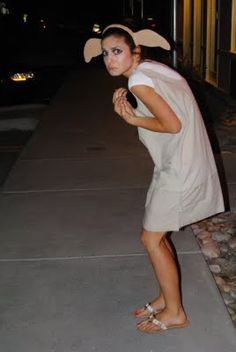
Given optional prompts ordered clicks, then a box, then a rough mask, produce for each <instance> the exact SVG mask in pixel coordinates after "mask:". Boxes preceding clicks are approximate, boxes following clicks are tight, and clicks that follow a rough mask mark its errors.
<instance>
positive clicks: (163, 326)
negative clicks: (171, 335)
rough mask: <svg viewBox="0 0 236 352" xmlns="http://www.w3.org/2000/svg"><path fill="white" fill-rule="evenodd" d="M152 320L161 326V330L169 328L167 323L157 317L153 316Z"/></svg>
mask: <svg viewBox="0 0 236 352" xmlns="http://www.w3.org/2000/svg"><path fill="white" fill-rule="evenodd" d="M151 322H152V323H153V324H155V325H158V326H160V328H161V330H167V326H166V324H164V323H162V321H160V320H158V319H156V318H152V319H151Z"/></svg>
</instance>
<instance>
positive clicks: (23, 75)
mask: <svg viewBox="0 0 236 352" xmlns="http://www.w3.org/2000/svg"><path fill="white" fill-rule="evenodd" d="M33 78H34V73H33V72H17V73H14V74H13V75H12V76H11V77H10V79H11V80H12V81H14V82H25V81H28V80H31V79H33Z"/></svg>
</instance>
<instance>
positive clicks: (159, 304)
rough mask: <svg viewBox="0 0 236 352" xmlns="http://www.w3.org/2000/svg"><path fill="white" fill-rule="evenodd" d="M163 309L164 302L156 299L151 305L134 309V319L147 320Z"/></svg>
mask: <svg viewBox="0 0 236 352" xmlns="http://www.w3.org/2000/svg"><path fill="white" fill-rule="evenodd" d="M164 308H165V303H164V300H163V299H161V298H157V299H156V300H154V301H153V302H152V303H147V304H145V306H144V307H142V308H138V309H136V310H135V312H134V315H135V317H136V318H147V317H149V316H150V315H152V314H156V313H158V312H160V311H161V310H162V309H164Z"/></svg>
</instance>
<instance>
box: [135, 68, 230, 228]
mask: <svg viewBox="0 0 236 352" xmlns="http://www.w3.org/2000/svg"><path fill="white" fill-rule="evenodd" d="M135 85H147V86H151V87H153V88H154V89H155V91H156V92H157V93H158V94H159V95H160V96H161V97H162V98H163V99H164V100H165V101H166V102H167V103H168V104H169V106H170V107H171V108H172V110H173V111H174V112H175V113H176V115H177V116H178V118H179V119H180V121H181V123H182V128H181V131H180V132H179V133H177V134H171V133H159V132H153V131H149V130H147V129H144V128H140V127H138V133H139V139H140V140H141V142H142V143H143V144H144V145H145V146H146V148H147V149H148V151H149V153H150V156H151V158H152V160H153V162H154V172H153V178H152V182H151V184H150V186H149V189H148V193H147V197H146V204H145V214H144V219H143V227H144V229H146V230H148V231H178V230H179V229H180V228H181V227H183V226H186V225H189V224H192V223H194V222H197V221H200V220H202V219H205V218H207V217H210V216H212V215H215V214H217V213H221V212H223V211H224V200H223V195H222V190H221V186H220V182H219V177H218V172H217V168H216V164H215V160H214V156H213V152H212V149H211V145H210V142H209V138H208V135H207V132H206V128H205V125H204V122H203V119H202V116H201V113H200V110H199V108H198V105H197V103H196V100H195V98H194V96H193V93H192V91H191V89H190V87H189V85H188V83H187V82H186V80H185V79H184V78H183V77H182V76H181V75H179V74H178V73H177V72H176V71H175V70H173V69H171V68H169V67H168V66H166V65H164V64H161V63H158V62H154V61H145V62H143V63H141V64H140V65H139V66H138V67H137V69H136V70H135V71H134V72H133V74H132V75H131V76H130V77H129V81H128V87H129V89H130V88H131V87H133V86H135ZM136 99H137V104H138V106H137V109H136V114H137V116H142V117H145V116H147V117H150V116H153V115H152V114H151V113H150V111H149V110H148V109H147V108H146V106H145V105H144V104H143V103H142V102H141V101H140V100H139V99H138V98H137V97H136Z"/></svg>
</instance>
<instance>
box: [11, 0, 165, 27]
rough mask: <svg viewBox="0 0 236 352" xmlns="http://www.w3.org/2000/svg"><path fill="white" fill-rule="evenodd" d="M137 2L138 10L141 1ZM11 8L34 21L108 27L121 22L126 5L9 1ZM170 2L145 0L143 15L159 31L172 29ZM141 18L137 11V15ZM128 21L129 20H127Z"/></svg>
mask: <svg viewBox="0 0 236 352" xmlns="http://www.w3.org/2000/svg"><path fill="white" fill-rule="evenodd" d="M133 1H134V4H135V5H136V6H135V5H134V8H136V9H138V7H139V4H140V2H139V0H133ZM6 2H7V4H8V6H9V7H10V8H11V7H12V8H14V10H16V11H18V12H26V13H29V14H30V15H32V16H34V17H44V18H46V19H48V20H50V21H56V22H64V23H66V22H67V23H68V22H70V23H79V22H81V23H86V22H88V23H89V22H95V21H98V22H99V21H100V22H103V23H104V24H105V25H107V24H109V23H112V22H113V23H114V21H117V22H118V21H120V20H121V19H122V18H123V14H124V1H123V0H118V1H116V2H115V1H113V0H98V1H95V2H94V1H81V0H77V1H70V0H20V1H19V0H18V1H17V0H6ZM129 3H130V1H129V0H126V1H125V4H126V16H127V15H129V9H130V8H129ZM170 3H171V0H165V1H163V0H143V4H144V15H145V16H153V17H154V18H155V19H156V21H157V23H158V27H159V28H158V31H160V32H167V31H168V27H169V25H170V12H171V10H170ZM135 15H137V16H139V15H140V11H139V10H137V13H136V14H135ZM128 17H129V16H128Z"/></svg>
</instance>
